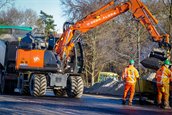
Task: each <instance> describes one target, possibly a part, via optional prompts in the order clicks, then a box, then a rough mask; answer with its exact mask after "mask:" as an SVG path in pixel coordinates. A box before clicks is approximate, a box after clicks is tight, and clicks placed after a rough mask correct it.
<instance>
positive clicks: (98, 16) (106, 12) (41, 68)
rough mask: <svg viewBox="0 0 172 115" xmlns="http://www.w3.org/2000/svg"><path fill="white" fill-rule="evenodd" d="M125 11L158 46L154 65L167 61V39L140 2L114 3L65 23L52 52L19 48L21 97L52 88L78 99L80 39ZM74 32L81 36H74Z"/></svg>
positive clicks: (25, 46) (80, 87)
mask: <svg viewBox="0 0 172 115" xmlns="http://www.w3.org/2000/svg"><path fill="white" fill-rule="evenodd" d="M127 11H130V12H131V13H132V15H133V18H135V19H137V21H138V22H140V23H141V24H142V25H143V26H144V27H145V28H146V29H147V30H148V32H149V33H150V35H151V36H152V40H153V41H154V42H157V43H158V44H159V48H158V49H159V50H156V51H155V50H153V51H152V53H151V55H150V57H149V58H150V59H151V60H153V61H154V59H158V60H161V61H162V60H164V59H167V58H169V57H170V50H171V45H170V44H169V35H168V34H167V33H164V31H162V32H161V34H160V32H158V30H157V29H156V27H155V25H157V24H158V20H157V19H156V18H155V17H154V16H153V15H152V14H151V12H150V11H149V10H148V8H147V7H146V6H145V4H144V3H143V2H142V1H141V0H128V1H127V2H121V3H119V4H115V1H114V0H113V1H110V2H109V3H107V4H106V5H104V6H103V7H101V8H100V9H98V10H96V11H94V12H92V13H90V14H89V15H87V16H86V17H84V18H83V19H81V20H78V21H76V22H75V23H73V22H65V23H64V26H63V34H62V35H61V37H60V38H59V40H58V41H57V42H56V43H55V45H54V49H53V50H51V51H50V50H46V49H40V48H38V47H35V46H37V45H35V43H34V42H33V43H26V44H23V45H21V46H19V47H18V48H17V51H16V58H15V69H14V70H15V71H17V72H18V74H17V76H18V77H17V78H18V80H17V89H16V90H18V92H20V94H25V93H24V92H25V89H27V91H28V90H29V94H31V95H33V96H43V95H45V92H46V89H47V88H51V89H53V91H54V93H55V95H59V94H60V95H64V94H65V92H66V93H67V95H68V97H76V98H80V97H81V96H82V94H83V80H82V77H81V75H82V70H83V60H84V59H83V50H82V42H81V37H80V35H81V34H83V33H86V32H87V31H89V30H91V29H93V28H95V27H97V26H99V25H101V24H103V23H105V22H107V21H109V20H111V19H113V18H115V17H117V16H118V15H120V14H122V13H125V12H127ZM76 31H77V32H79V33H80V34H79V35H77V36H75V35H76ZM30 37H32V36H30ZM36 44H39V43H36ZM149 58H148V59H147V60H149ZM155 61H156V60H155ZM152 64H153V62H152V63H146V64H143V65H144V66H145V67H147V68H152ZM5 68H6V67H3V68H1V71H2V72H1V73H2V75H1V79H2V78H3V79H2V80H1V84H3V83H4V82H5V81H4V77H3V76H4V75H5V74H6V69H5ZM2 82H3V83H2ZM57 92H58V93H57ZM59 92H60V93H59Z"/></svg>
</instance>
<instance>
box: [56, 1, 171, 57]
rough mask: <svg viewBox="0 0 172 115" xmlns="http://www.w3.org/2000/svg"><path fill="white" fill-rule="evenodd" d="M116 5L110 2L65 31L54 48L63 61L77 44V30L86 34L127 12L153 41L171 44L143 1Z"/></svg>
mask: <svg viewBox="0 0 172 115" xmlns="http://www.w3.org/2000/svg"><path fill="white" fill-rule="evenodd" d="M114 4H115V2H114V1H111V2H109V3H108V4H106V5H105V6H103V7H101V8H100V9H98V10H97V11H95V12H92V13H91V14H89V15H88V16H86V17H85V18H83V19H81V20H79V21H77V22H76V23H74V24H73V25H72V26H70V27H69V28H68V29H66V30H65V31H64V33H63V34H62V36H61V38H60V40H59V41H58V42H57V43H56V45H55V48H54V50H55V52H56V53H57V54H58V55H59V57H60V59H61V60H63V59H64V58H66V59H67V58H68V57H69V55H70V52H71V50H72V49H73V47H74V44H75V43H74V41H72V38H73V36H74V34H75V31H76V30H77V31H80V32H81V33H85V32H87V31H89V30H90V29H93V28H95V27H97V26H99V25H101V24H103V23H105V22H107V21H109V20H111V19H112V18H114V17H117V16H118V15H120V14H122V13H124V12H127V11H130V12H131V13H132V14H133V17H134V18H135V19H136V20H138V21H139V22H140V23H141V24H142V25H143V26H144V27H145V28H146V29H147V30H148V32H149V33H150V35H151V36H152V39H153V41H155V42H161V43H162V42H163V43H165V44H169V35H168V34H166V33H164V34H160V33H159V32H158V31H157V29H156V28H155V25H156V24H158V21H157V19H156V18H155V17H154V16H153V15H152V14H151V12H150V11H149V10H148V8H147V7H146V6H145V5H144V3H143V2H141V0H128V2H121V3H120V4H118V5H116V6H115V5H114Z"/></svg>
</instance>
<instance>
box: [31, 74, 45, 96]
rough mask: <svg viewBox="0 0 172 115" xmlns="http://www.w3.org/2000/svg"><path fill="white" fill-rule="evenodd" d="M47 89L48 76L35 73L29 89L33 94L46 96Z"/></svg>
mask: <svg viewBox="0 0 172 115" xmlns="http://www.w3.org/2000/svg"><path fill="white" fill-rule="evenodd" d="M46 89H47V80H46V76H45V75H42V74H33V75H32V76H31V79H30V82H29V90H30V94H31V95H32V96H36V97H38V96H44V95H45V93H46Z"/></svg>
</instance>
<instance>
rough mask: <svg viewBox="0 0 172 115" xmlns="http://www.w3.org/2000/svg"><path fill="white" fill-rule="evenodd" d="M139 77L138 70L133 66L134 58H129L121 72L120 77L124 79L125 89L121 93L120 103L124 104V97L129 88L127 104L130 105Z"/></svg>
mask: <svg viewBox="0 0 172 115" xmlns="http://www.w3.org/2000/svg"><path fill="white" fill-rule="evenodd" d="M138 78H139V72H138V71H137V69H136V68H135V67H134V60H130V63H129V66H127V67H126V68H125V70H124V71H123V74H122V79H123V80H124V81H125V89H124V95H123V102H122V104H124V105H125V104H126V97H127V94H128V91H129V90H130V98H129V103H128V104H129V105H130V106H131V105H132V100H133V97H134V94H135V85H136V81H137V79H138Z"/></svg>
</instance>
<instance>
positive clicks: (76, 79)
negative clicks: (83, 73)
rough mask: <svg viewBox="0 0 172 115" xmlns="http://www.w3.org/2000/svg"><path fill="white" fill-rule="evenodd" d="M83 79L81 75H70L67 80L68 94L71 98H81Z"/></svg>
mask: <svg viewBox="0 0 172 115" xmlns="http://www.w3.org/2000/svg"><path fill="white" fill-rule="evenodd" d="M83 88H84V84H83V80H82V78H81V77H80V76H69V77H68V80H67V95H68V97H71V98H81V96H82V94H83Z"/></svg>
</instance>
